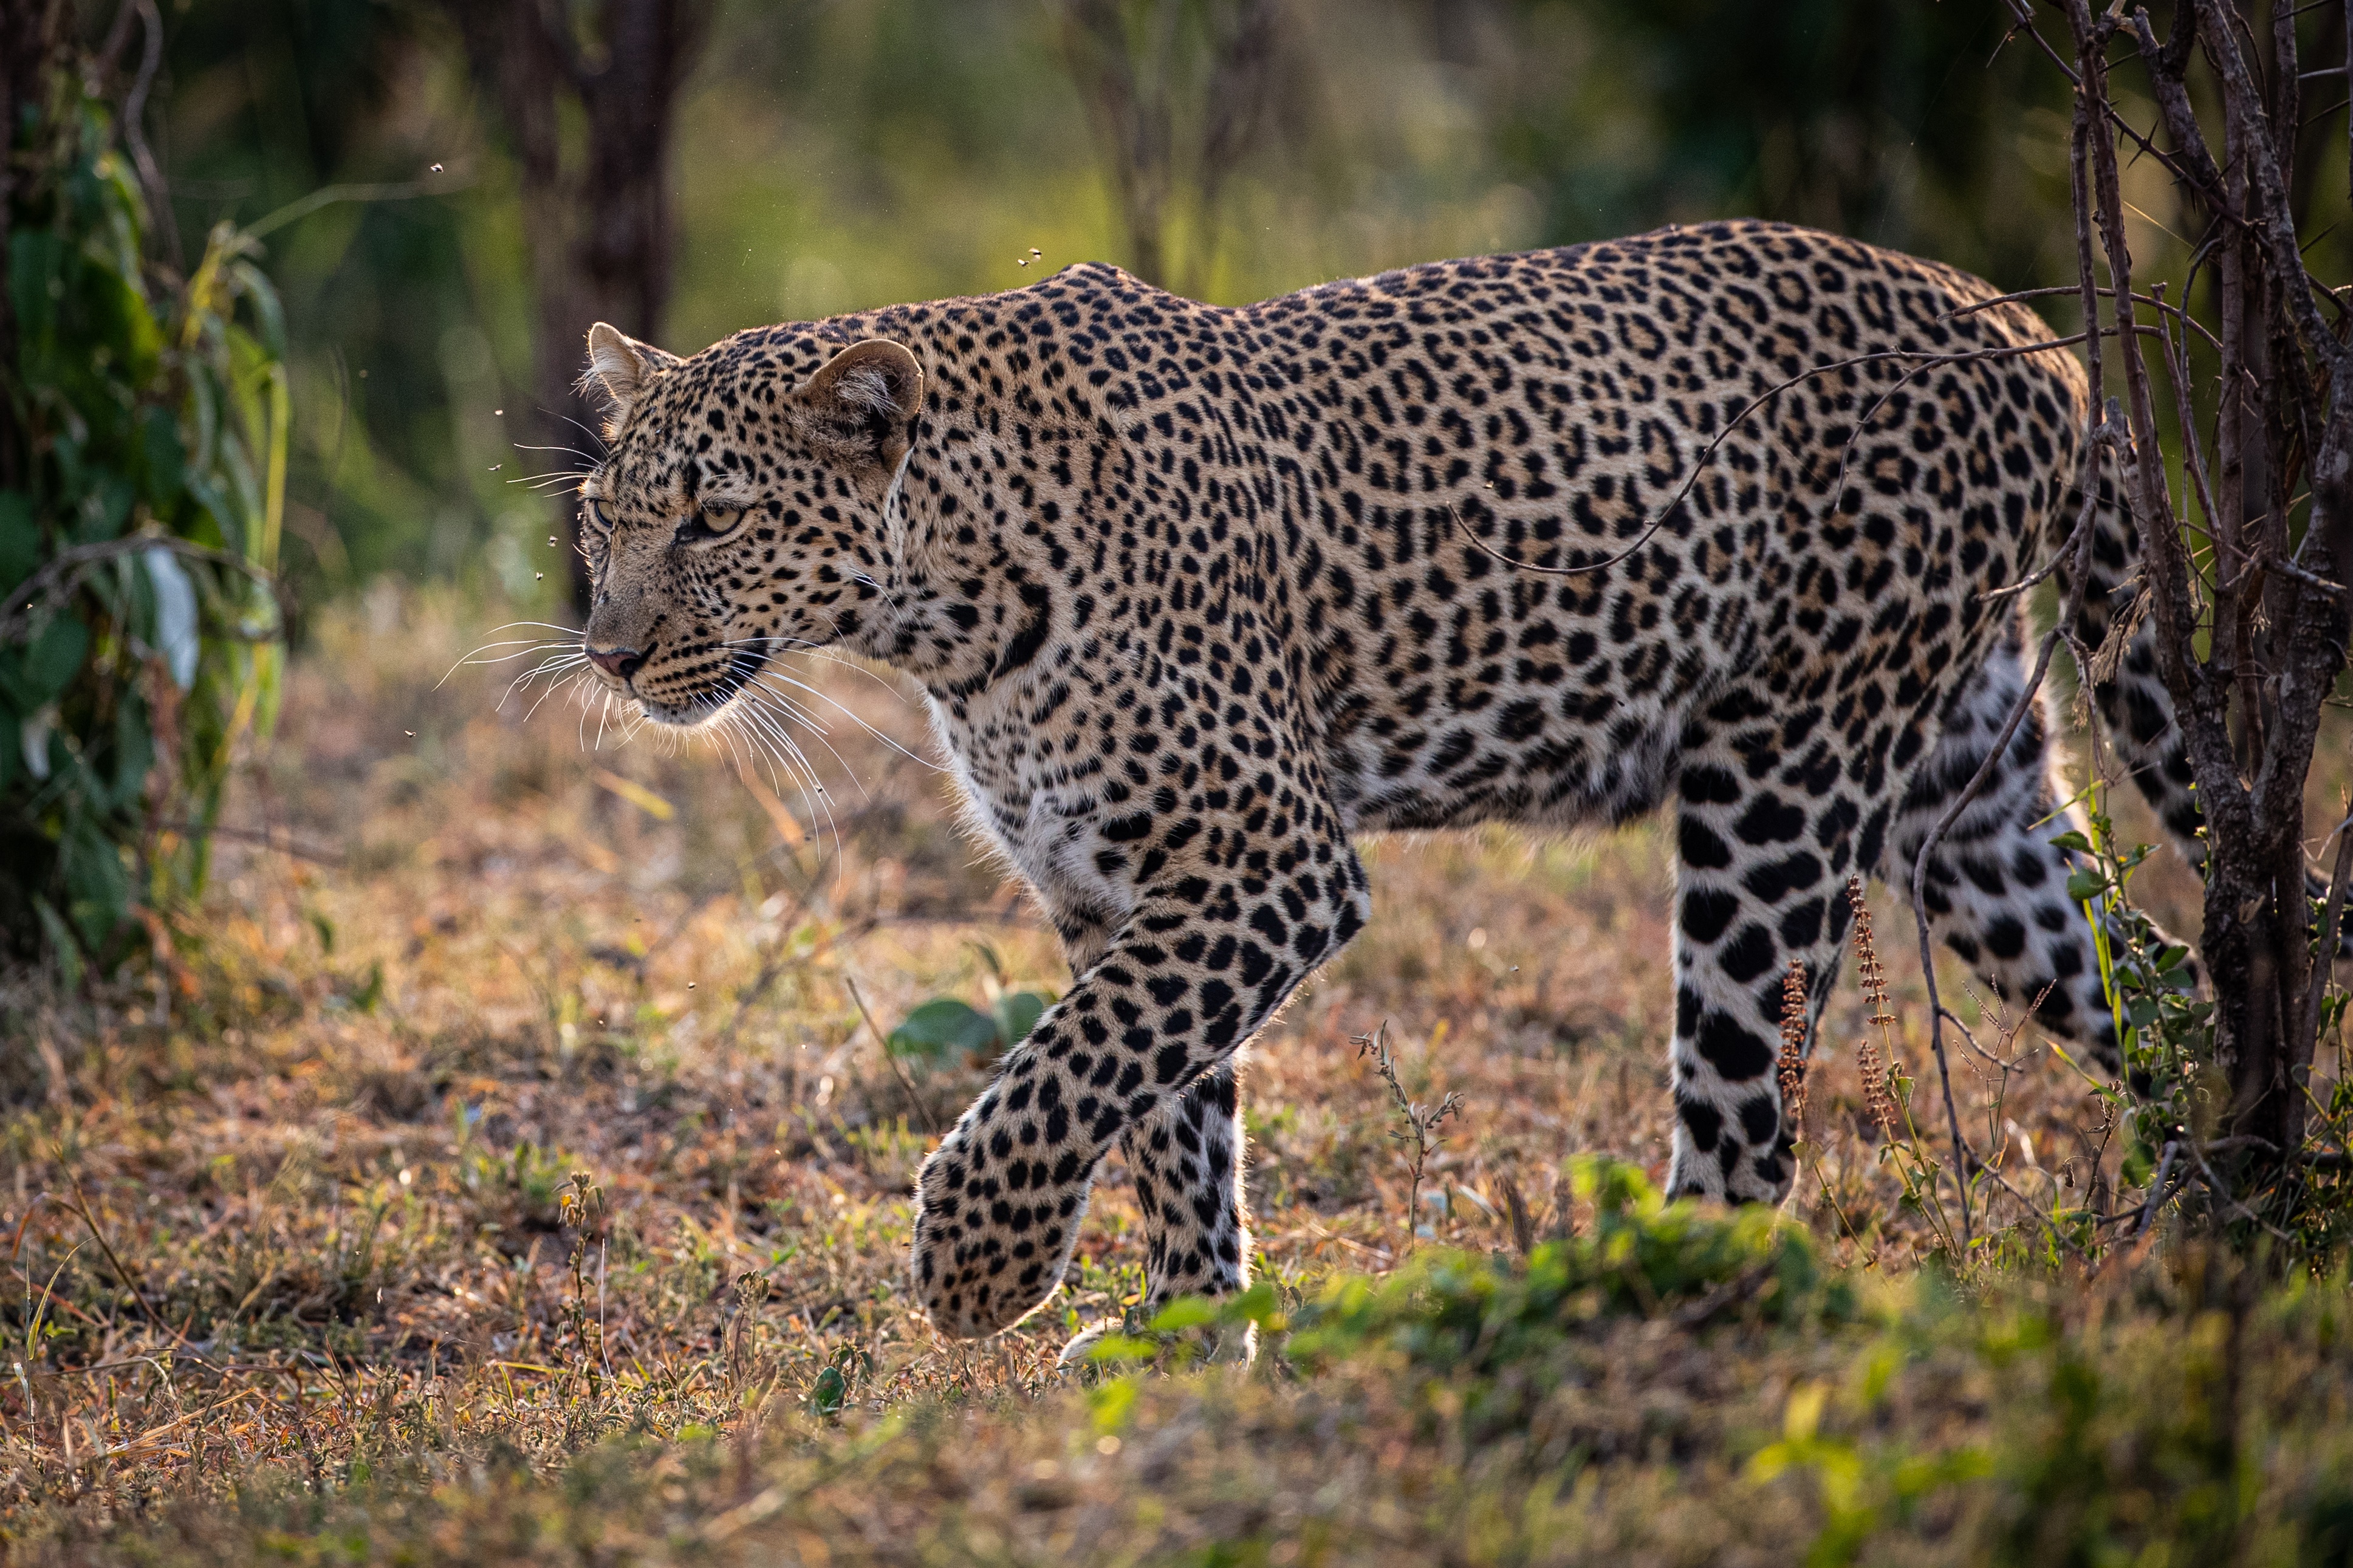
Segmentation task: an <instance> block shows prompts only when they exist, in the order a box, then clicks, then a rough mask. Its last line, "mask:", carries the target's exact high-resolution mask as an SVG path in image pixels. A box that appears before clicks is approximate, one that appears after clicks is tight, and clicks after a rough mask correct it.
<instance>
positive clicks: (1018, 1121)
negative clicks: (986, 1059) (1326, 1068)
mask: <svg viewBox="0 0 2353 1568" xmlns="http://www.w3.org/2000/svg"><path fill="white" fill-rule="evenodd" d="M1285 805H1287V809H1282V807H1283V806H1285ZM1278 815H1279V816H1282V817H1288V819H1289V821H1290V823H1291V824H1292V825H1293V826H1297V827H1299V828H1303V829H1309V828H1312V829H1314V831H1312V832H1311V833H1310V834H1309V835H1307V836H1306V837H1305V840H1304V842H1302V841H1301V840H1300V839H1298V838H1294V839H1293V841H1292V842H1291V843H1288V844H1283V845H1280V846H1279V847H1276V848H1275V849H1273V850H1272V851H1271V852H1270V853H1267V854H1255V855H1249V856H1243V857H1238V860H1239V862H1240V863H1239V864H1236V865H1233V866H1230V867H1225V866H1219V865H1218V864H1216V863H1215V862H1207V861H1204V862H1197V863H1196V864H1195V865H1194V866H1192V867H1190V868H1187V871H1186V872H1185V873H1184V874H1182V875H1178V876H1173V877H1164V878H1162V879H1156V880H1155V883H1154V884H1153V885H1152V886H1151V887H1150V888H1149V889H1146V890H1145V892H1144V894H1143V896H1142V897H1141V898H1140V899H1139V900H1138V901H1137V903H1136V906H1135V908H1134V912H1133V913H1131V914H1130V915H1129V916H1128V918H1127V919H1126V920H1125V921H1124V922H1123V923H1122V924H1121V926H1120V927H1119V929H1118V930H1117V931H1116V932H1115V933H1114V934H1113V938H1112V941H1111V943H1110V945H1109V947H1108V948H1107V949H1106V950H1105V952H1104V953H1103V957H1102V959H1101V960H1100V961H1098V962H1097V963H1095V964H1093V965H1092V967H1091V968H1089V969H1088V970H1087V972H1086V973H1084V974H1082V976H1080V978H1079V981H1078V983H1077V984H1075V985H1073V986H1072V987H1071V993H1070V994H1069V995H1067V996H1065V997H1064V998H1062V1000H1061V1001H1060V1002H1059V1003H1057V1004H1056V1005H1054V1006H1053V1007H1051V1008H1050V1009H1049V1010H1048V1011H1047V1013H1046V1016H1044V1017H1043V1018H1041V1019H1039V1023H1038V1026H1037V1028H1036V1029H1035V1030H1034V1031H1033V1032H1032V1033H1031V1034H1030V1036H1029V1039H1027V1040H1025V1041H1024V1042H1023V1043H1022V1044H1021V1045H1020V1047H1018V1048H1017V1049H1015V1050H1014V1051H1013V1052H1012V1053H1011V1054H1009V1055H1008V1057H1007V1058H1006V1061H1005V1065H1004V1067H1003V1068H1002V1069H1001V1070H1000V1071H999V1073H998V1074H997V1080H996V1082H994V1083H992V1084H991V1085H990V1086H989V1088H988V1089H987V1092H986V1093H984V1094H983V1095H982V1096H981V1097H980V1099H979V1100H977V1101H976V1102H975V1103H974V1104H973V1106H972V1107H971V1109H969V1110H966V1111H965V1114H964V1116H963V1118H962V1119H961V1120H959V1121H957V1123H956V1125H955V1130H954V1131H951V1132H950V1133H949V1134H948V1135H947V1137H946V1138H945V1139H944V1141H943V1142H941V1144H940V1146H939V1148H938V1149H936V1150H934V1152H933V1153H932V1156H931V1158H930V1159H928V1160H926V1161H925V1162H924V1163H923V1175H922V1177H921V1178H920V1180H919V1181H918V1183H917V1189H916V1200H917V1208H916V1216H915V1239H914V1255H913V1279H914V1284H915V1289H916V1292H917V1294H918V1296H919V1297H920V1298H921V1300H922V1301H923V1307H924V1309H925V1310H927V1311H928V1312H930V1314H931V1317H932V1321H933V1322H934V1323H935V1324H936V1325H938V1326H939V1328H940V1329H941V1330H943V1331H945V1332H947V1333H951V1334H956V1335H964V1336H969V1335H976V1334H987V1333H993V1332H995V1331H997V1330H999V1329H1003V1328H1007V1327H1008V1326H1010V1325H1011V1324H1013V1323H1015V1322H1017V1321H1019V1320H1020V1319H1021V1318H1022V1317H1023V1316H1025V1315H1026V1314H1027V1313H1029V1311H1030V1310H1033V1309H1034V1308H1036V1307H1037V1306H1038V1305H1039V1303H1040V1302H1042V1301H1043V1300H1046V1298H1047V1297H1048V1296H1049V1295H1050V1294H1051V1293H1052V1292H1053V1289H1054V1287H1055V1286H1056V1285H1057V1284H1059V1283H1060V1281H1061V1278H1062V1270H1063V1268H1064V1267H1065V1265H1067V1264H1068V1263H1069V1261H1070V1257H1071V1247H1072V1245H1073V1244H1074V1243H1075V1241H1076V1240H1077V1236H1078V1226H1079V1222H1080V1220H1081V1219H1082V1217H1084V1215H1085V1214H1086V1206H1087V1194H1088V1192H1089V1189H1090V1188H1091V1187H1092V1185H1093V1183H1094V1176H1095V1171H1096V1168H1097V1167H1098V1166H1099V1165H1100V1164H1101V1163H1102V1161H1103V1156H1104V1155H1105V1154H1106V1153H1108V1152H1110V1150H1111V1146H1112V1144H1113V1142H1115V1141H1117V1140H1118V1139H1119V1138H1120V1137H1121V1135H1122V1134H1123V1133H1124V1132H1126V1131H1129V1130H1130V1129H1132V1128H1145V1129H1149V1127H1150V1126H1152V1125H1153V1124H1155V1119H1156V1118H1159V1117H1161V1116H1163V1115H1164V1113H1166V1111H1168V1110H1171V1109H1172V1108H1173V1109H1174V1110H1175V1111H1176V1113H1177V1114H1178V1115H1179V1117H1180V1118H1181V1116H1182V1110H1183V1107H1184V1105H1185V1104H1186V1102H1187V1098H1188V1096H1189V1095H1190V1094H1191V1093H1192V1091H1193V1090H1194V1089H1195V1086H1196V1085H1197V1084H1198V1082H1199V1081H1200V1080H1201V1079H1203V1077H1204V1075H1205V1074H1210V1073H1212V1072H1213V1071H1214V1070H1215V1069H1218V1068H1222V1067H1226V1066H1228V1065H1229V1063H1230V1060H1231V1058H1232V1057H1233V1054H1234V1053H1235V1051H1237V1050H1238V1049H1240V1047H1241V1046H1242V1044H1243V1042H1244V1041H1246V1040H1248V1039H1249V1038H1250V1035H1251V1033H1252V1032H1253V1031H1255V1030H1256V1029H1257V1028H1258V1027H1259V1026H1260V1025H1261V1024H1263V1023H1264V1022H1265V1021H1266V1020H1267V1018H1268V1017H1269V1016H1271V1015H1272V1014H1273V1012H1274V1011H1275V1009H1276V1008H1277V1007H1279V1006H1281V1005H1282V1001H1283V999H1284V998H1285V997H1287V996H1288V995H1290V994H1291V992H1292V991H1293V988H1294V987H1296V986H1297V985H1298V984H1299V982H1300V981H1301V980H1302V979H1303V978H1304V977H1305V975H1306V974H1307V973H1309V971H1311V970H1312V969H1314V966H1315V965H1317V964H1318V963H1323V962H1324V961H1325V960H1326V959H1329V958H1331V957H1332V956H1333V955H1334V954H1335V953H1337V952H1339V950H1340V948H1341V946H1342V944H1344V943H1345V942H1347V941H1348V940H1349V938H1351V937H1353V936H1354V935H1355V934H1356V932H1357V931H1359V930H1361V929H1362V928H1363V926H1364V923H1365V918H1366V911H1367V909H1368V900H1367V897H1366V881H1365V873H1364V868H1363V867H1362V866H1361V865H1360V864H1359V863H1358V862H1357V860H1356V855H1355V853H1354V851H1352V850H1351V849H1350V848H1349V847H1348V846H1347V844H1346V842H1345V839H1343V838H1342V837H1339V835H1338V831H1337V820H1336V816H1335V814H1334V813H1333V812H1331V810H1330V808H1329V807H1328V806H1327V807H1323V808H1321V809H1315V808H1313V807H1309V806H1306V805H1304V804H1303V803H1299V802H1296V801H1293V802H1290V803H1282V802H1280V800H1278ZM1204 837H1222V835H1216V836H1204ZM1229 842H1230V841H1229ZM1227 1082H1228V1088H1227V1089H1226V1090H1225V1091H1224V1092H1225V1093H1226V1094H1227V1096H1228V1097H1229V1098H1228V1100H1227V1101H1226V1102H1225V1103H1226V1104H1227V1106H1230V1094H1231V1089H1230V1076H1228V1079H1227ZM1211 1098H1212V1099H1214V1098H1215V1094H1214V1091H1213V1092H1212V1095H1211ZM1223 1114H1224V1116H1225V1120H1226V1128H1225V1131H1226V1135H1227V1137H1228V1138H1229V1139H1230V1138H1232V1137H1234V1136H1235V1134H1234V1132H1233V1130H1232V1126H1231V1122H1232V1113H1231V1110H1230V1109H1228V1110H1225V1111H1224V1112H1223ZM1175 1136H1176V1134H1175V1133H1174V1132H1173V1131H1172V1132H1171V1137H1172V1139H1173V1138H1175ZM1148 1146H1149V1132H1148V1131H1147V1148H1148ZM1228 1147H1229V1148H1230V1147H1231V1146H1230V1145H1228ZM1232 1152H1233V1155H1234V1160H1232V1161H1229V1162H1228V1163H1226V1165H1225V1168H1224V1173H1223V1174H1222V1176H1220V1175H1219V1174H1218V1173H1217V1172H1218V1167H1217V1163H1216V1162H1212V1161H1206V1160H1195V1161H1191V1162H1189V1163H1184V1164H1171V1165H1170V1166H1169V1167H1168V1169H1169V1170H1170V1171H1171V1172H1172V1173H1173V1172H1177V1171H1182V1170H1185V1169H1190V1170H1191V1171H1192V1172H1193V1173H1194V1174H1195V1179H1196V1181H1197V1182H1199V1183H1200V1184H1202V1185H1203V1188H1204V1190H1201V1191H1195V1192H1180V1191H1176V1190H1175V1189H1173V1188H1171V1189H1168V1190H1165V1191H1163V1190H1161V1189H1159V1188H1157V1187H1155V1201H1156V1202H1158V1203H1159V1204H1160V1205H1162V1206H1163V1208H1164V1210H1165V1209H1166V1205H1169V1204H1172V1203H1174V1204H1181V1205H1187V1207H1188V1209H1190V1210H1191V1212H1193V1213H1195V1214H1197V1215H1198V1213H1199V1212H1200V1209H1201V1207H1202V1206H1203V1205H1208V1206H1210V1207H1211V1208H1213V1209H1214V1210H1216V1211H1217V1212H1218V1213H1219V1214H1222V1212H1223V1209H1222V1205H1225V1204H1234V1205H1236V1206H1235V1216H1234V1226H1233V1234H1230V1235H1228V1236H1226V1238H1225V1239H1226V1241H1227V1243H1228V1244H1229V1245H1231V1246H1232V1247H1234V1248H1235V1249H1236V1251H1237V1257H1239V1251H1240V1246H1241V1242H1242V1237H1241V1236H1240V1231H1239V1227H1240V1216H1239V1204H1238V1201H1237V1194H1236V1192H1235V1183H1236V1182H1237V1181H1238V1173H1237V1172H1236V1169H1235V1163H1236V1162H1238V1159H1239V1151H1238V1149H1236V1150H1232ZM1208 1188H1215V1189H1216V1190H1215V1191H1214V1192H1211V1191H1208V1190H1207V1189H1208ZM1163 1234H1164V1236H1165V1235H1166V1234H1167V1233H1166V1231H1164V1232H1163ZM1192 1272H1198V1273H1200V1274H1201V1276H1202V1277H1201V1279H1200V1281H1199V1285H1198V1287H1189V1286H1188V1287H1187V1288H1210V1289H1215V1288H1217V1287H1218V1286H1219V1284H1220V1283H1222V1280H1221V1278H1220V1277H1219V1275H1218V1274H1217V1272H1216V1271H1215V1270H1214V1269H1211V1270H1206V1271H1205V1270H1198V1269H1197V1270H1193V1271H1192ZM1234 1278H1235V1279H1239V1278H1240V1275H1239V1273H1237V1274H1236V1275H1235V1276H1234Z"/></svg>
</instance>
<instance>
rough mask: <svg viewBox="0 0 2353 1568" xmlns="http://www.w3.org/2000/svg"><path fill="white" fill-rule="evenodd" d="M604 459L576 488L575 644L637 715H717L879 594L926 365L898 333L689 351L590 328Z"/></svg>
mask: <svg viewBox="0 0 2353 1568" xmlns="http://www.w3.org/2000/svg"><path fill="white" fill-rule="evenodd" d="M586 381H587V382H588V384H590V385H592V386H594V387H595V388H596V389H598V390H601V391H602V392H603V394H604V395H605V396H606V397H607V399H608V400H609V401H610V405H611V406H610V410H609V415H608V420H607V437H608V440H609V442H610V447H611V449H610V451H609V453H608V455H607V457H606V458H605V460H604V461H603V462H602V463H600V464H598V465H597V467H596V470H595V471H594V472H593V473H591V474H590V475H589V476H588V478H587V479H586V481H585V482H584V483H583V484H582V485H581V487H580V494H581V500H582V503H583V504H582V511H581V529H580V534H581V548H582V550H583V551H584V552H586V555H587V558H588V564H589V571H590V578H591V582H592V583H593V584H594V598H593V601H592V605H591V608H590V610H589V613H588V625H587V626H586V631H585V632H584V634H583V637H582V645H583V646H582V651H583V652H584V653H586V655H587V658H588V661H589V663H590V665H591V667H592V668H594V670H595V675H596V679H598V680H599V681H601V682H602V683H603V684H604V686H605V688H606V689H607V690H609V691H612V692H614V693H616V694H619V695H624V696H627V697H630V698H634V699H635V700H637V701H638V704H639V705H640V706H642V707H643V708H644V710H645V712H646V714H647V716H648V717H649V718H651V719H653V720H655V721H659V722H660V723H664V724H673V725H681V726H692V725H697V724H701V723H703V722H705V721H709V720H712V719H713V718H715V717H717V716H718V715H719V714H720V713H722V712H723V711H724V710H726V708H727V707H728V705H729V704H730V703H731V702H733V700H735V698H736V697H737V696H738V695H739V694H740V693H742V692H743V691H744V689H746V688H747V687H749V686H750V685H751V684H752V683H753V682H754V681H755V680H756V679H758V677H759V675H760V673H761V671H762V670H763V669H764V668H765V667H766V665H767V663H768V662H769V661H770V660H771V659H773V658H777V657H779V656H780V655H783V654H786V653H789V652H792V651H793V650H795V649H801V648H811V647H824V646H826V645H828V644H829V643H834V642H838V641H839V640H840V639H842V638H843V637H848V636H849V635H850V634H851V633H852V632H853V631H854V630H855V629H856V627H857V626H858V624H859V616H860V610H861V607H863V606H865V605H868V603H869V602H870V601H871V600H873V599H876V598H877V597H879V596H880V595H881V593H882V592H883V585H882V579H883V578H884V576H885V575H886V574H887V572H888V562H889V560H890V557H891V551H890V545H889V525H888V520H887V519H888V510H889V498H890V492H891V489H892V483H893V482H894V480H895V479H896V477H897V475H898V473H899V470H900V467H901V464H902V460H903V459H904V458H905V457H906V455H907V450H908V447H909V444H910V442H911V441H912V440H913V428H914V421H915V417H916V411H917V409H918V407H919V406H920V403H921V398H922V394H923V369H922V367H921V366H920V365H919V364H918V363H916V360H915V356H914V355H913V353H910V352H909V351H908V350H907V349H906V348H905V347H904V346H903V345H902V344H900V343H895V342H888V341H886V340H883V339H879V338H878V339H871V340H869V341H867V342H860V343H854V344H851V345H850V346H849V347H847V348H839V347H837V346H836V345H834V344H831V343H827V342H822V341H820V340H818V339H816V338H813V337H809V336H807V335H805V334H796V333H789V332H765V333H746V334H743V335H741V336H738V337H735V338H731V339H728V340H727V341H725V342H721V343H717V344H714V345H712V347H711V348H708V349H705V350H704V351H703V352H702V353H699V354H696V355H694V356H693V357H692V358H691V359H680V358H678V357H677V356H675V355H673V354H668V353H663V352H662V351H661V350H659V349H657V348H653V347H651V346H649V345H648V344H645V343H640V342H635V341H634V340H632V339H630V338H628V337H625V336H623V335H622V334H621V333H620V332H618V331H615V330H614V329H613V328H611V327H609V326H607V325H606V324H605V323H603V322H601V321H600V322H598V323H597V324H596V326H595V327H594V328H593V329H591V330H590V331H589V333H588V373H587V376H586Z"/></svg>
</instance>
